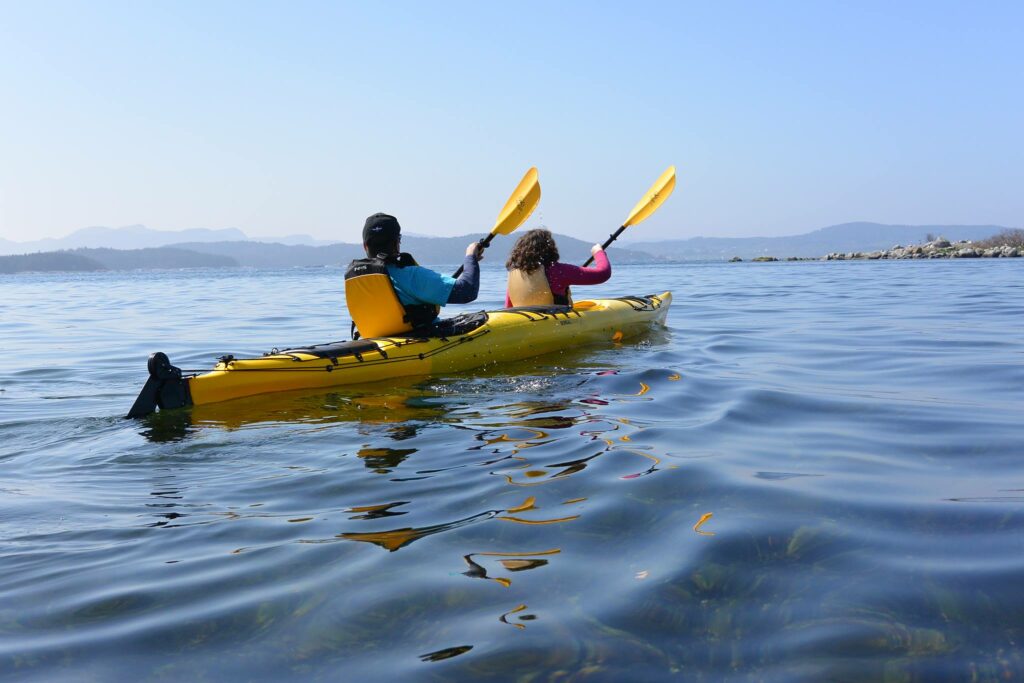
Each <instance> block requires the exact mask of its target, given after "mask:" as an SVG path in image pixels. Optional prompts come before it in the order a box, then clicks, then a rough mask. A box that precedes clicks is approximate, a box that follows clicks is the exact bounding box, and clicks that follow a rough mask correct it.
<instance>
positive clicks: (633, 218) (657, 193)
mask: <svg viewBox="0 0 1024 683" xmlns="http://www.w3.org/2000/svg"><path fill="white" fill-rule="evenodd" d="M674 189H676V167H675V166H669V167H668V169H666V170H665V172H664V173H662V174H661V177H660V178H658V179H657V180H655V181H654V184H653V185H651V189H649V190H647V194H645V195H644V197H643V199H641V200H640V201H639V202H637V203H636V206H634V207H633V210H632V211H631V212H630V213H629V217H628V218H627V219H626V222H625V223H623V224H622V227H620V228H619V229H618V230H616V231H615V232H614V233H612V235H611V236H610V237H609V238H608V239H607V240H605V242H604V244H602V245H601V248H602V249H607V248H608V245H609V244H611V243H612V242H614V241H615V240H616V239H618V237H619V235H621V234H622V231H623V230H625V229H626V228H628V227H629V226H631V225H636V224H637V223H641V222H643V221H644V220H646V219H647V217H648V216H650V215H651V214H652V213H654V212H655V211H657V210H658V207H659V206H661V205H662V204H663V203H664V202H665V200H666V199H668V196H669V195H670V194H672V190H674ZM593 260H594V257H593V255H591V257H590V258H588V259H587V262H586V263H584V264H583V267H584V268H586V267H587V266H589V265H590V264H591V263H592V262H593Z"/></svg>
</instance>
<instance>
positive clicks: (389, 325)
mask: <svg viewBox="0 0 1024 683" xmlns="http://www.w3.org/2000/svg"><path fill="white" fill-rule="evenodd" d="M401 242H402V227H401V226H400V225H399V224H398V219H396V218H395V217H394V216H389V215H387V214H385V213H375V214H373V215H372V216H370V217H369V218H367V219H366V224H365V225H364V226H363V248H364V249H365V250H366V258H364V259H356V260H355V261H353V262H352V263H351V264H349V267H348V270H347V271H346V272H345V300H346V302H347V304H348V311H349V313H350V314H351V316H352V324H353V326H354V327H355V329H357V330H359V334H360V335H361V336H363V337H386V336H392V335H401V334H405V333H408V332H413V331H414V330H417V329H422V328H424V327H428V326H430V325H431V324H432V323H433V322H434V320H435V319H436V318H437V314H438V313H439V312H440V310H441V306H444V305H445V304H468V303H469V302H471V301H473V300H474V299H476V296H477V292H478V291H479V289H480V268H479V267H478V266H477V263H478V262H479V261H480V259H481V258H482V254H480V253H479V249H478V247H477V243H476V242H473V243H472V244H470V245H469V246H468V247H467V248H466V257H465V260H464V262H463V265H462V267H463V271H462V275H461V276H460V277H459V279H458V280H456V279H455V278H451V277H448V276H447V275H442V274H441V273H437V272H434V271H432V270H430V269H429V268H423V267H422V266H419V265H417V264H416V260H415V259H413V257H412V256H410V255H409V254H403V253H401V250H400V248H399V247H400V245H401ZM353 336H354V335H353Z"/></svg>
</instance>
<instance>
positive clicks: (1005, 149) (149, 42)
mask: <svg viewBox="0 0 1024 683" xmlns="http://www.w3.org/2000/svg"><path fill="white" fill-rule="evenodd" d="M0 17H2V19H0V94H2V96H0V129H2V134H0V238H5V239H10V240H16V241H27V240H33V239H39V238H43V237H61V236H64V235H66V234H68V233H70V232H72V231H74V230H77V229H79V228H83V227H87V226H97V225H98V226H109V227H118V226H123V225H132V224H144V225H146V226H148V227H150V228H154V229H160V230H177V229H185V228H229V227H233V228H239V229H241V230H243V231H245V232H246V233H247V234H248V235H250V236H254V237H259V236H270V235H287V234H293V233H305V234H309V235H312V236H313V237H315V238H318V239H330V240H339V241H348V242H358V241H359V234H360V229H361V226H362V223H363V220H364V218H365V217H366V216H367V215H369V214H371V213H374V212H377V211H384V212H387V213H391V214H394V215H395V216H397V217H398V218H399V220H400V221H401V223H402V226H403V229H404V230H406V231H409V232H416V233H421V234H434V235H461V234H474V233H480V234H483V233H486V232H488V231H489V230H490V229H491V227H492V226H493V223H494V220H495V218H496V217H497V214H498V212H499V210H500V209H501V207H502V205H503V204H504V203H505V201H506V199H507V198H508V195H509V194H510V193H511V192H512V190H513V189H514V188H515V186H516V184H517V183H518V181H519V179H520V177H521V176H522V175H523V173H524V172H525V171H526V170H527V169H528V168H530V167H531V166H537V167H538V169H539V172H540V181H541V186H542V190H543V198H542V200H541V203H540V207H539V209H538V211H537V213H535V214H534V217H532V218H531V219H530V221H529V223H528V224H527V225H528V226H535V225H545V226H547V227H550V228H551V229H552V230H555V231H556V232H559V233H564V234H569V235H572V236H575V237H579V238H580V239H586V240H593V241H600V240H601V239H603V238H604V237H605V236H607V234H608V233H609V232H611V231H613V230H614V229H615V228H616V227H618V225H619V224H620V223H621V222H622V221H623V220H624V219H625V218H626V216H627V214H628V213H629V211H630V209H632V207H633V205H634V204H635V203H636V201H637V200H639V199H640V197H641V196H642V195H643V194H644V192H645V191H646V190H647V188H648V186H649V185H650V184H651V183H652V182H654V180H655V179H656V178H657V177H658V176H659V175H660V174H661V172H662V171H663V170H664V169H665V168H666V167H667V166H669V165H673V164H674V165H675V166H676V168H677V173H678V176H677V177H678V182H677V186H676V191H675V194H674V195H673V197H672V198H671V199H669V200H668V201H667V202H666V203H665V204H664V205H663V206H662V207H661V209H660V210H659V211H658V212H657V213H656V214H655V215H654V216H652V217H651V218H650V219H648V220H647V221H646V222H645V223H643V224H641V225H638V226H635V227H632V228H630V234H629V235H626V237H631V238H633V239H643V240H653V239H683V238H688V237H694V236H709V237H711V236H717V237H739V236H754V235H762V236H769V235H791V234H799V233H804V232H809V231H811V230H814V229H817V228H820V227H824V226H827V225H833V224H837V223H844V222H849V221H861V220H863V221H875V222H880V223H900V224H997V225H1005V226H1011V227H1019V226H1022V225H1024V218H1022V216H1024V125H1022V124H1024V3H1021V2H1019V1H1010V2H999V1H992V2H982V3H967V2H943V1H941V0H929V1H927V2H912V1H906V2H895V3H894V2H890V1H886V2H875V1H872V0H863V1H858V2H852V3H851V2H832V1H828V0H815V1H813V2H800V1H797V0H792V1H789V0H787V1H786V2H730V1H724V2H682V1H678V2H629V3H626V2H600V1H596V0H590V1H587V2H531V1H529V0H526V1H517V2H515V3H503V2H476V1H473V2H414V1H394V0H393V1H390V2H387V3H372V2H323V1H318V2H305V1H302V0H298V1H290V2H287V3H284V2H253V1H246V2H241V1H239V2H230V1H227V0H221V1H217V2H207V1H204V2H190V1H188V0H178V1H175V2H155V1H145V0H132V1H131V2H111V1H103V0H96V1H95V2H79V1H77V0H76V1H73V2H53V1H49V0H38V1H33V2H22V1H21V0H0Z"/></svg>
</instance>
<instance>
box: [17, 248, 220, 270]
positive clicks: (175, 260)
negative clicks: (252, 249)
mask: <svg viewBox="0 0 1024 683" xmlns="http://www.w3.org/2000/svg"><path fill="white" fill-rule="evenodd" d="M232 266H238V262H237V261H235V260H234V259H232V258H229V257H225V256H217V255H214V254H200V253H198V252H194V251H188V250H186V249H176V248H169V247H157V248H153V249H75V250H73V251H50V252H40V253H35V254H19V255H14V256H0V273H23V272H54V271H68V272H82V271H96V270H150V269H160V268H229V267H232Z"/></svg>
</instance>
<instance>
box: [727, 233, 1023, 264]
mask: <svg viewBox="0 0 1024 683" xmlns="http://www.w3.org/2000/svg"><path fill="white" fill-rule="evenodd" d="M1017 257H1024V246H1019V245H1013V244H1000V245H995V246H990V245H988V244H984V243H979V242H971V241H970V240H960V241H958V242H950V241H949V240H947V239H944V238H942V237H940V238H938V239H934V240H931V241H929V242H925V243H924V244H911V245H908V246H903V245H900V244H897V245H895V246H894V247H892V248H891V249H885V250H881V251H865V252H860V251H851V252H847V253H842V252H832V253H830V254H826V255H825V256H822V257H820V258H801V257H797V256H790V257H789V258H786V259H779V258H776V257H774V256H758V257H757V258H753V259H750V260H751V261H753V262H761V263H763V262H771V261H856V260H865V261H875V260H880V259H935V258H1017ZM740 261H743V259H741V258H740V257H738V256H734V257H733V258H731V259H729V262H730V263H736V262H740Z"/></svg>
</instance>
